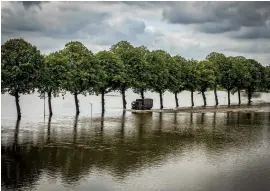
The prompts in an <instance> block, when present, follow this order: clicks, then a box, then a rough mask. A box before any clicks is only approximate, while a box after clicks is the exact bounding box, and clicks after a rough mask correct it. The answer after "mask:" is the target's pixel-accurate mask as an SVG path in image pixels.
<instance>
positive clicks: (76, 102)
mask: <svg viewBox="0 0 270 191" xmlns="http://www.w3.org/2000/svg"><path fill="white" fill-rule="evenodd" d="M74 98H75V105H76V115H79V113H80V109H79V100H78V94H77V93H74Z"/></svg>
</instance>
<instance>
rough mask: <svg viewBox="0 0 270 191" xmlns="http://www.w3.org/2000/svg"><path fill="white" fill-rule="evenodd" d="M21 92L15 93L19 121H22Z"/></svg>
mask: <svg viewBox="0 0 270 191" xmlns="http://www.w3.org/2000/svg"><path fill="white" fill-rule="evenodd" d="M19 97H20V96H19V92H18V91H17V90H16V92H15V102H16V108H17V117H18V119H21V107H20V103H19Z"/></svg>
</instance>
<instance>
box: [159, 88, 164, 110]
mask: <svg viewBox="0 0 270 191" xmlns="http://www.w3.org/2000/svg"><path fill="white" fill-rule="evenodd" d="M159 100H160V109H163V97H162V92H161V91H159Z"/></svg>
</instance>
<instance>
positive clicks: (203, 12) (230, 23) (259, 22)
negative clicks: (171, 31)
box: [163, 2, 270, 38]
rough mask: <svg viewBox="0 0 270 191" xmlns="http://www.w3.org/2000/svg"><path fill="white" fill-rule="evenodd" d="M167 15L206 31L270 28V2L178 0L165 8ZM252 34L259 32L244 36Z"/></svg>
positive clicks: (166, 17) (174, 19) (168, 19)
mask: <svg viewBox="0 0 270 191" xmlns="http://www.w3.org/2000/svg"><path fill="white" fill-rule="evenodd" d="M163 18H164V20H166V21H168V22H169V23H173V24H186V25H189V24H193V25H195V26H196V27H195V28H196V29H198V30H199V31H202V32H204V33H224V32H230V31H239V30H240V29H241V28H242V27H265V28H266V29H267V27H266V26H267V22H268V20H270V2H176V3H173V4H172V5H170V6H167V7H165V8H164V11H163ZM267 30H268V29H267ZM254 32H255V33H256V31H254ZM257 33H258V32H257ZM263 33H265V32H263ZM238 35H239V37H240V36H241V33H240V34H238ZM249 37H251V38H255V37H256V35H252V34H249V35H247V34H243V36H242V38H249ZM257 37H259V36H257ZM264 37H268V35H264Z"/></svg>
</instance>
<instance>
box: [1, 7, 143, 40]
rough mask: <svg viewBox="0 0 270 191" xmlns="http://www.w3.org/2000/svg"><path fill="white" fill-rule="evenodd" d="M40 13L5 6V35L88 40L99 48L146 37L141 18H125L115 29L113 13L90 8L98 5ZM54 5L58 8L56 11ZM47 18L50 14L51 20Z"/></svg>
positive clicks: (3, 12)
mask: <svg viewBox="0 0 270 191" xmlns="http://www.w3.org/2000/svg"><path fill="white" fill-rule="evenodd" d="M50 4H51V5H52V6H50V7H48V6H46V7H43V9H40V10H39V11H38V12H36V11H34V9H28V8H25V7H24V6H22V4H21V3H16V2H13V3H12V6H5V7H2V23H1V25H2V35H4V36H13V37H14V36H21V34H29V35H33V34H35V35H39V36H41V37H50V38H54V39H56V38H58V39H67V41H69V40H72V39H85V40H86V39H88V40H90V41H91V42H93V43H95V44H99V45H112V44H114V43H116V42H118V41H120V40H128V41H130V42H136V41H137V35H139V34H142V35H144V32H145V28H146V25H145V23H144V22H143V21H141V20H137V19H131V18H127V19H123V21H121V22H120V23H118V24H116V25H114V26H112V25H110V24H109V23H108V21H107V19H109V18H110V17H111V16H112V13H111V12H108V11H100V10H99V11H98V12H96V11H95V9H88V8H87V6H85V5H88V4H89V6H92V5H94V6H97V4H91V3H90V2H87V3H86V4H83V3H81V2H79V3H74V2H62V3H60V4H57V3H54V2H52V3H50ZM54 6H57V9H55V7H54ZM47 15H50V17H48V16H47Z"/></svg>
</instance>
